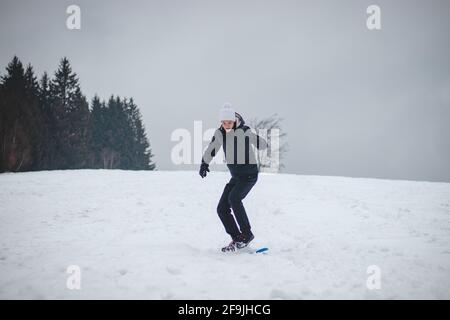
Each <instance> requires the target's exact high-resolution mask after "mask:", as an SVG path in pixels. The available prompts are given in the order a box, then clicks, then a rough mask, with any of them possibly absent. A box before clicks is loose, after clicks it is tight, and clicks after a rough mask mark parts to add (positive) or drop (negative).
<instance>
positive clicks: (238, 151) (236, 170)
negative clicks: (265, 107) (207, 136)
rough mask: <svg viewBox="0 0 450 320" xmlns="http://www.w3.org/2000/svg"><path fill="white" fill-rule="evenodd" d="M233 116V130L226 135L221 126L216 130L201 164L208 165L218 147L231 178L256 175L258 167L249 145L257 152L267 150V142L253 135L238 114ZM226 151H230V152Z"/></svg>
mask: <svg viewBox="0 0 450 320" xmlns="http://www.w3.org/2000/svg"><path fill="white" fill-rule="evenodd" d="M235 114H236V121H235V124H234V127H233V129H234V130H232V131H231V132H229V133H227V132H226V131H225V129H224V128H223V127H222V126H220V127H219V128H218V129H216V131H215V132H214V136H213V137H212V139H211V142H210V143H209V145H208V148H207V149H206V151H205V153H204V154H203V157H202V162H205V163H208V164H209V163H210V162H211V160H212V158H213V157H214V156H215V155H216V154H217V151H219V149H220V147H223V151H224V154H225V160H226V163H227V167H228V169H229V170H230V173H231V175H232V176H237V175H245V174H256V173H258V171H259V166H258V164H257V162H256V156H255V152H254V150H253V148H252V147H251V145H254V146H255V147H256V148H257V149H258V150H263V149H266V148H267V141H266V140H264V139H263V138H261V137H260V136H258V135H257V134H255V133H254V132H253V131H252V130H251V129H250V127H249V126H247V125H246V124H245V121H244V119H243V118H242V116H241V115H240V114H239V113H237V112H236V113H235ZM227 149H232V150H231V152H230V150H227ZM233 150H234V152H233Z"/></svg>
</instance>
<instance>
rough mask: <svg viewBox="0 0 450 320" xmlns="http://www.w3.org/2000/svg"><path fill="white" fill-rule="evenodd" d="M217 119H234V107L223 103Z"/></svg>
mask: <svg viewBox="0 0 450 320" xmlns="http://www.w3.org/2000/svg"><path fill="white" fill-rule="evenodd" d="M219 118H220V119H219V120H220V121H224V120H232V121H236V114H235V113H234V109H233V108H232V107H231V104H229V103H225V104H224V105H223V107H222V108H221V109H220V113H219Z"/></svg>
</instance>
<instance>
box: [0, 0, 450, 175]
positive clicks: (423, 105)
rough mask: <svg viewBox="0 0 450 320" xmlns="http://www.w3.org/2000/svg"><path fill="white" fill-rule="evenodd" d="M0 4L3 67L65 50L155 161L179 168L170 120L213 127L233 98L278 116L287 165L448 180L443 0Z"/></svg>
mask: <svg viewBox="0 0 450 320" xmlns="http://www.w3.org/2000/svg"><path fill="white" fill-rule="evenodd" d="M0 3H1V4H0V43H1V49H0V66H1V68H2V71H1V74H4V68H5V67H6V65H7V63H8V62H9V61H10V60H11V58H12V57H13V55H18V56H19V58H20V59H21V60H22V62H24V63H28V62H30V63H31V64H32V65H33V66H34V68H35V71H36V72H37V74H38V75H39V76H40V75H41V74H42V73H43V72H44V71H48V72H49V73H51V74H53V72H54V71H55V70H56V68H57V66H58V63H59V60H60V58H61V57H63V56H67V57H68V58H69V59H70V62H71V64H72V67H73V70H74V71H75V72H77V74H78V75H79V78H80V83H81V86H82V90H83V92H84V94H85V95H86V96H87V98H88V99H89V100H90V99H91V98H92V97H93V96H94V94H98V95H99V96H100V97H102V98H105V99H106V98H108V97H109V95H110V94H118V95H120V96H126V97H133V98H134V99H135V101H136V103H137V104H138V106H139V107H140V109H141V111H142V114H143V118H144V122H145V126H146V128H147V132H148V135H149V138H150V143H151V145H152V149H153V152H154V153H155V154H156V157H155V158H154V160H155V161H156V162H157V167H158V169H159V170H173V169H186V167H177V166H175V165H173V164H172V163H171V160H170V151H171V149H172V147H173V146H174V145H175V144H176V143H175V142H172V141H170V135H171V133H172V131H173V130H175V129H177V128H186V129H189V130H191V131H193V122H194V121H195V120H203V121H204V123H203V125H204V129H206V128H213V127H217V126H218V109H219V108H220V107H221V105H222V104H223V103H224V102H231V103H232V104H233V105H234V106H235V108H236V111H238V112H240V113H241V114H242V115H243V117H244V119H250V118H253V117H258V118H262V117H266V116H269V115H271V114H273V113H278V114H279V115H280V116H281V117H282V118H284V119H285V120H284V121H283V129H284V130H285V131H286V132H287V134H288V136H287V142H288V144H289V153H288V154H287V156H286V159H285V162H284V163H285V167H286V168H285V170H284V172H288V173H298V174H317V175H339V176H351V177H374V178H389V179H408V180H427V181H450V166H449V164H450V125H449V120H450V59H449V57H450V40H449V39H450V19H449V16H450V1H448V0H442V1H436V0H433V1H425V0H422V1H411V0H404V1H398V0H396V1H378V0H370V1H365V0H353V1H333V0H329V1H312V0H311V1H299V0H297V1H280V0H277V1H275V0H271V1H264V0H231V1H230V0H227V1H216V0H202V1H193V0H179V1H172V0H161V1H151V0H150V1H133V0H129V1H118V0H116V1H113V0H108V1H106V0H102V1H98V0H97V1H60V0H59V1H56V0H55V1H47V0H45V1H42V0H40V1H24V0H18V1H17V0H14V1H13V0H1V2H0ZM71 4H76V5H79V6H80V8H81V30H68V29H67V28H66V18H67V16H68V15H67V14H66V8H67V6H69V5H71ZM371 4H376V5H379V6H380V7H381V22H382V30H379V31H369V30H368V29H367V27H366V18H367V14H366V8H367V7H368V6H369V5H371ZM191 168H192V169H195V170H197V165H195V166H193V167H191Z"/></svg>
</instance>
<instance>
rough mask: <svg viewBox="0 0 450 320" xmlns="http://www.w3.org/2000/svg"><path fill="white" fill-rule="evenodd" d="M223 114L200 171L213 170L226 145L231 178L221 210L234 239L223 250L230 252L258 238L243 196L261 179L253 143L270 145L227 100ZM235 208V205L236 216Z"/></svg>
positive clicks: (257, 146) (218, 206) (225, 224)
mask: <svg viewBox="0 0 450 320" xmlns="http://www.w3.org/2000/svg"><path fill="white" fill-rule="evenodd" d="M219 116H220V121H221V126H220V127H219V128H218V129H216V131H215V132H214V136H213V137H212V139H211V142H210V143H209V145H208V148H207V149H206V151H205V153H204V154H203V157H202V164H201V166H200V172H199V173H200V176H201V177H202V178H204V177H206V173H207V172H209V163H210V162H211V160H212V158H213V157H214V156H215V155H216V154H217V151H219V149H220V147H223V151H224V154H225V159H226V163H227V167H228V169H229V170H230V173H231V179H230V181H229V182H228V183H227V184H226V185H225V188H224V190H223V193H222V196H221V197H220V200H219V204H218V205H217V213H218V215H219V218H220V220H221V221H222V223H223V225H224V227H225V231H226V232H227V233H228V234H229V235H230V236H231V239H232V241H231V243H230V244H229V245H228V246H226V247H223V248H222V251H223V252H227V251H235V250H236V249H242V248H244V247H246V246H247V245H248V244H249V243H250V241H252V240H253V239H254V235H253V233H252V232H251V226H250V222H249V220H248V217H247V213H246V212H245V208H244V205H243V204H242V200H243V199H244V198H245V196H246V195H247V194H248V193H249V192H250V190H251V189H252V188H253V186H254V185H255V184H256V181H258V172H259V166H258V164H257V163H256V157H255V153H254V151H253V148H252V145H253V146H255V147H256V148H257V149H266V148H267V141H266V140H264V139H263V138H261V137H260V136H258V135H257V134H255V133H254V132H252V130H251V129H250V127H248V126H247V125H246V124H245V121H244V119H243V118H242V116H241V115H240V114H239V113H237V112H235V111H234V110H233V108H232V107H231V105H229V104H225V105H224V106H223V107H222V109H221V110H220V113H219ZM231 209H233V213H234V217H233V215H232V214H231ZM235 219H236V220H235ZM236 221H237V224H236ZM238 225H239V227H238Z"/></svg>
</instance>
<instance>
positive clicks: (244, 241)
mask: <svg viewBox="0 0 450 320" xmlns="http://www.w3.org/2000/svg"><path fill="white" fill-rule="evenodd" d="M253 239H255V236H254V235H253V233H252V232H251V231H249V232H245V233H241V234H240V235H239V239H238V241H236V248H238V249H242V248H245V247H246V246H248V245H249V243H250V242H251V241H252V240H253Z"/></svg>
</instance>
